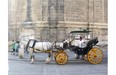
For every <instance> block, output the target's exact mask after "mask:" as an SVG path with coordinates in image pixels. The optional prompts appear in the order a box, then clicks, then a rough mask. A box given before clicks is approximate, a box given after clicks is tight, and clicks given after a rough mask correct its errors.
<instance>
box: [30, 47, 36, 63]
mask: <svg viewBox="0 0 116 75" xmlns="http://www.w3.org/2000/svg"><path fill="white" fill-rule="evenodd" d="M29 58H30V59H31V64H33V63H34V61H35V55H34V52H33V49H32V48H31V49H29Z"/></svg>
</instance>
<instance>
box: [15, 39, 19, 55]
mask: <svg viewBox="0 0 116 75" xmlns="http://www.w3.org/2000/svg"><path fill="white" fill-rule="evenodd" d="M19 47H20V45H19V41H16V43H15V53H16V54H15V55H18V49H19Z"/></svg>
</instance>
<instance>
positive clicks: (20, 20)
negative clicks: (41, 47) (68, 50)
mask: <svg viewBox="0 0 116 75" xmlns="http://www.w3.org/2000/svg"><path fill="white" fill-rule="evenodd" d="M107 3H108V1H107V0H9V7H8V8H9V9H8V11H9V13H8V14H9V18H8V21H9V23H8V29H9V32H8V36H9V40H13V39H15V40H17V39H18V38H19V37H20V36H28V35H33V36H34V38H36V39H40V40H42V41H46V40H48V41H61V40H62V39H64V38H66V37H67V36H68V35H69V32H70V31H72V30H85V29H89V30H90V31H92V34H91V36H93V37H95V36H98V37H99V39H100V40H107V31H108V26H107V21H108V19H107V16H108V15H107V12H108V11H107V10H108V8H107V6H108V5H107Z"/></svg>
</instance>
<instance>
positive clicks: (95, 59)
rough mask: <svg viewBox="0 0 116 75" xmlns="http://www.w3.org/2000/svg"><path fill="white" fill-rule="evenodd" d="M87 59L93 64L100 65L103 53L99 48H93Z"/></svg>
mask: <svg viewBox="0 0 116 75" xmlns="http://www.w3.org/2000/svg"><path fill="white" fill-rule="evenodd" d="M87 59H88V61H89V62H90V63H92V64H99V63H100V62H101V61H102V59H103V53H102V51H101V50H100V49H99V48H92V49H91V50H90V51H89V52H88V54H87Z"/></svg>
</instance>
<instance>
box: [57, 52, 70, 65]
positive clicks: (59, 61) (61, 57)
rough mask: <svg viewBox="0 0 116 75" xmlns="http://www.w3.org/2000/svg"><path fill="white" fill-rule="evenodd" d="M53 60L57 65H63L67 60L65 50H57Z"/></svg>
mask: <svg viewBox="0 0 116 75" xmlns="http://www.w3.org/2000/svg"><path fill="white" fill-rule="evenodd" d="M55 61H56V62H57V64H59V65H64V64H66V63H67V61H68V55H67V54H66V53H65V52H59V53H58V54H57V55H56V57H55Z"/></svg>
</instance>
